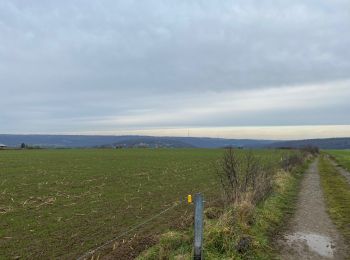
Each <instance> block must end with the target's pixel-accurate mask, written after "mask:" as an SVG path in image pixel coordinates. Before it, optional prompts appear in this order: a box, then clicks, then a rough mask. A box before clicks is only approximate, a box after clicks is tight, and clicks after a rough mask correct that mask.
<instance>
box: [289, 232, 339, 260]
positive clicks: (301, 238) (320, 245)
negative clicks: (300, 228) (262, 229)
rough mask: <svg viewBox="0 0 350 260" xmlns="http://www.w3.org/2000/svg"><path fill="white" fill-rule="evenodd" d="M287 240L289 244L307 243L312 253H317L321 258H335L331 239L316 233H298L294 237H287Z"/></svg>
mask: <svg viewBox="0 0 350 260" xmlns="http://www.w3.org/2000/svg"><path fill="white" fill-rule="evenodd" d="M285 238H286V239H287V241H288V244H293V243H295V242H303V243H306V245H307V246H308V247H309V249H310V250H311V251H314V252H316V253H317V254H319V255H320V256H324V257H330V258H331V257H333V245H332V240H331V238H330V237H327V236H324V235H320V234H315V233H303V232H296V233H294V234H293V235H286V236H285Z"/></svg>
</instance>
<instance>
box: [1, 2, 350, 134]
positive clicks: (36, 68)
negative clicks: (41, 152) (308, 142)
mask: <svg viewBox="0 0 350 260" xmlns="http://www.w3.org/2000/svg"><path fill="white" fill-rule="evenodd" d="M349 28H350V1H349V0H332V1H329V0H308V1H301V0H295V1H278V0H270V1H262V0H255V1H252V0H235V1H222V0H217V1H211V0H206V1H196V0H193V1H188V0H184V1H181V0H176V1H174V0H173V1H161V0H158V1H115V0H110V1H87V0H81V1H76V0H69V1H68V0H67V1H56V0H51V1H50V0H48V1H28V0H22V1H19V0H0V133H101V134H106V133H109V134H120V133H139V132H142V131H144V133H147V134H159V135H163V134H165V133H168V134H174V135H176V134H179V133H180V134H181V133H183V130H184V129H196V130H192V133H197V135H209V136H210V135H216V134H217V135H218V136H222V137H229V136H232V133H233V132H232V131H236V132H235V133H236V134H235V135H234V136H235V137H240V136H242V137H255V138H259V137H260V134H261V135H263V132H261V129H262V128H259V127H260V126H273V127H272V128H273V129H275V130H274V131H277V132H274V131H271V134H270V136H267V137H270V138H277V137H279V134H281V133H282V134H284V135H285V136H284V137H283V138H288V136H289V135H290V137H291V136H295V133H296V132H294V134H293V129H294V130H295V131H296V129H299V130H298V131H299V132H298V133H299V135H298V137H303V136H307V137H318V136H320V135H319V134H317V133H319V131H322V132H323V135H324V136H344V135H345V136H350V128H349V127H347V126H344V127H340V126H339V125H350V114H349V113H350V47H349V46H350V29H349ZM304 125H307V126H313V127H311V128H310V127H305V128H303V126H304ZM324 125H337V126H339V127H328V128H327V127H326V128H324V127H323V126H324ZM242 126H244V127H251V129H255V130H254V131H255V132H254V134H252V135H250V136H246V131H245V130H244V129H247V128H242ZM279 126H284V127H279ZM287 126H298V128H295V127H294V128H293V127H289V128H288V127H287ZM235 127H238V128H235ZM211 128H212V129H214V128H215V129H216V130H215V131H216V132H215V133H216V134H214V132H212V133H210V129H211ZM272 128H271V129H272ZM169 129H172V130H171V131H173V130H174V129H175V130H176V129H178V130H179V131H177V132H176V131H175V130H174V131H175V132H171V131H170V132H169ZM200 129H206V131H208V132H205V131H204V132H203V131H202V132H201V133H200ZM208 129H209V130H208ZM217 129H225V130H224V131H221V130H220V131H219V132H220V134H218V133H219V132H218V131H217ZM228 129H236V130H232V131H231V130H228ZM300 129H301V130H300ZM303 129H304V130H303ZM310 129H313V130H310ZM322 129H323V130H322ZM180 130H181V131H180ZM238 130H239V131H238ZM184 131H185V132H188V131H186V130H184ZM230 131H231V132H230ZM237 131H238V132H237ZM240 131H241V132H240ZM278 131H280V132H278ZM317 131H318V132H317ZM325 131H326V134H325ZM268 132H269V131H268ZM204 133H207V134H204ZM240 133H241V135H240ZM187 134H188V133H186V135H187ZM264 137H266V136H264Z"/></svg>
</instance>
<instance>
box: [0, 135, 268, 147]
mask: <svg viewBox="0 0 350 260" xmlns="http://www.w3.org/2000/svg"><path fill="white" fill-rule="evenodd" d="M273 142H274V141H271V140H249V139H224V138H201V137H153V136H97V135H7V134H5V135H4V134H0V143H3V144H5V145H7V146H9V147H19V146H20V145H21V143H25V144H27V145H30V146H40V147H49V148H74V147H75V148H84V147H115V146H120V147H139V146H141V147H174V148H175V147H178V148H179V147H188V148H191V147H198V148H218V147H225V146H235V147H250V148H261V147H265V146H266V145H268V144H272V143H273Z"/></svg>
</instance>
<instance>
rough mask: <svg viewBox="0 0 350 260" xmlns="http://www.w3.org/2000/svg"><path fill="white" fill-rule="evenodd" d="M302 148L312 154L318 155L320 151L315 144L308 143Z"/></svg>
mask: <svg viewBox="0 0 350 260" xmlns="http://www.w3.org/2000/svg"><path fill="white" fill-rule="evenodd" d="M300 150H301V151H303V152H306V153H309V154H312V155H317V154H319V153H320V149H319V148H318V147H317V146H313V145H307V146H305V147H303V148H301V149H300Z"/></svg>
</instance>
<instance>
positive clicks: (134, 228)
mask: <svg viewBox="0 0 350 260" xmlns="http://www.w3.org/2000/svg"><path fill="white" fill-rule="evenodd" d="M209 190H211V188H207V189H205V190H204V191H203V192H201V193H202V194H205V193H206V192H208V191H209ZM186 200H187V199H186V198H185V197H181V198H180V200H178V201H176V202H173V203H172V205H171V206H169V207H167V208H166V209H164V210H162V211H161V212H159V213H157V214H155V215H153V216H151V217H149V218H148V219H146V220H145V221H143V222H141V223H138V224H134V225H131V226H129V227H128V228H127V230H125V231H124V232H122V233H120V234H118V235H117V236H115V237H113V238H112V239H110V240H108V241H106V242H105V243H103V244H102V245H100V246H98V247H96V248H94V249H91V250H89V251H87V252H86V253H85V254H83V255H82V256H80V257H78V258H77V260H84V259H87V258H88V257H90V256H93V255H94V254H95V253H96V252H97V251H99V250H102V249H104V248H106V247H107V246H109V245H110V244H112V243H113V242H115V241H117V240H118V239H120V238H122V237H124V236H126V235H127V234H129V233H130V232H132V231H135V230H137V229H138V228H141V227H142V226H144V225H146V224H148V223H149V222H151V221H153V220H154V219H156V218H158V217H160V216H162V215H163V214H165V213H166V212H168V211H170V210H172V209H174V208H176V207H178V206H179V205H181V204H183V203H187V202H186ZM219 200H221V198H217V199H215V200H207V201H205V202H206V204H213V203H215V202H217V201H219ZM186 212H187V211H186Z"/></svg>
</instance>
